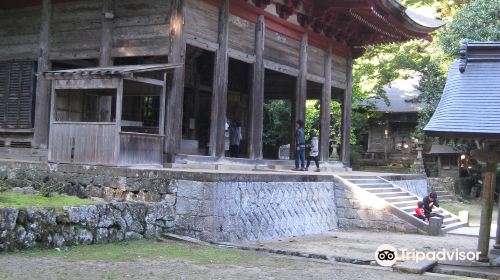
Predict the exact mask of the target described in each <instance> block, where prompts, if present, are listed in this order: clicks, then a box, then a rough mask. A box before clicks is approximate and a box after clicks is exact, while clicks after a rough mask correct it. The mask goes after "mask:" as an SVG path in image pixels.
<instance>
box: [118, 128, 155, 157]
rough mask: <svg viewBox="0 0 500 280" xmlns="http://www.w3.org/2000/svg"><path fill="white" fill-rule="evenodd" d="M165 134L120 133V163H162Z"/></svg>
mask: <svg viewBox="0 0 500 280" xmlns="http://www.w3.org/2000/svg"><path fill="white" fill-rule="evenodd" d="M162 154H163V136H161V135H148V134H144V133H120V158H119V161H118V164H119V165H135V164H162Z"/></svg>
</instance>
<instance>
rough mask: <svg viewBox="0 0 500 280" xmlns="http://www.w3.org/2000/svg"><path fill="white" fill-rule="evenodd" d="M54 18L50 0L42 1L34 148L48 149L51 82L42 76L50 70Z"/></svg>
mask: <svg viewBox="0 0 500 280" xmlns="http://www.w3.org/2000/svg"><path fill="white" fill-rule="evenodd" d="M51 17H52V5H51V3H50V0H43V1H42V18H41V25H40V56H39V57H38V69H37V73H38V76H37V84H36V102H35V118H34V119H35V123H34V134H33V146H34V147H35V148H42V149H46V148H47V145H48V141H49V107H50V97H49V94H50V81H47V80H45V79H44V78H43V76H42V75H41V73H42V72H44V71H48V70H50V61H49V49H50V21H51Z"/></svg>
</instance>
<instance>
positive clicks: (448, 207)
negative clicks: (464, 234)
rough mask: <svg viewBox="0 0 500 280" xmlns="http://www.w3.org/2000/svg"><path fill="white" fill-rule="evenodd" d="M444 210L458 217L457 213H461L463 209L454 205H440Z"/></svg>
mask: <svg viewBox="0 0 500 280" xmlns="http://www.w3.org/2000/svg"><path fill="white" fill-rule="evenodd" d="M440 206H441V207H442V208H443V209H444V210H446V211H448V212H451V213H453V214H455V215H458V212H459V211H462V210H463V208H462V207H460V206H458V205H457V204H455V203H443V204H441V205H440Z"/></svg>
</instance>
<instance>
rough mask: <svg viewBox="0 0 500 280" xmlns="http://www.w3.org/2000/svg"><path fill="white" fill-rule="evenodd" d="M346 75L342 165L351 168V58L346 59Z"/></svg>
mask: <svg viewBox="0 0 500 280" xmlns="http://www.w3.org/2000/svg"><path fill="white" fill-rule="evenodd" d="M346 75H347V77H346V78H347V81H346V82H347V83H346V89H345V94H344V106H343V107H344V111H343V116H342V163H343V164H344V165H345V166H351V159H350V152H351V147H350V138H351V137H350V136H351V118H352V58H348V59H347V69H346Z"/></svg>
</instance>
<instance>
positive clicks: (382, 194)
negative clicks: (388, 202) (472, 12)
mask: <svg viewBox="0 0 500 280" xmlns="http://www.w3.org/2000/svg"><path fill="white" fill-rule="evenodd" d="M375 190H377V189H375ZM372 193H373V194H374V195H376V196H378V197H381V198H386V197H400V196H411V194H410V193H407V192H401V191H394V192H378V191H375V192H372Z"/></svg>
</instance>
